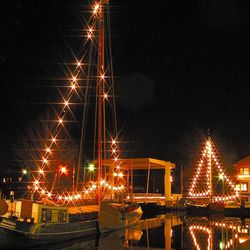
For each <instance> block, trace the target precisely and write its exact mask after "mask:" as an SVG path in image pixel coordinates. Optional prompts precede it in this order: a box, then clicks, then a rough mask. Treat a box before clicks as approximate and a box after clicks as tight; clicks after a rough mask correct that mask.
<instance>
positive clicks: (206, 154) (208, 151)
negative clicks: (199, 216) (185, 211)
mask: <svg viewBox="0 0 250 250" xmlns="http://www.w3.org/2000/svg"><path fill="white" fill-rule="evenodd" d="M205 158H206V159H212V160H213V161H214V162H215V163H216V164H215V165H216V168H217V170H218V171H219V172H220V173H221V175H222V176H223V177H224V179H225V181H226V182H227V183H228V185H229V186H230V188H231V189H232V190H234V192H235V191H236V186H235V184H234V183H233V182H232V181H231V180H230V179H229V177H227V176H226V175H225V173H224V172H223V170H222V167H221V165H220V164H219V162H218V160H217V158H216V154H215V152H214V150H213V144H212V141H211V139H208V140H207V142H206V147H205V150H204V151H203V152H202V159H201V160H200V162H199V163H198V168H197V170H196V174H195V176H194V177H193V181H192V184H191V186H190V188H189V192H188V193H189V196H190V197H191V198H192V197H201V198H202V197H203V198H208V197H210V194H211V190H210V171H211V167H212V166H211V161H210V160H207V164H208V165H207V169H206V175H205V176H206V179H207V181H206V182H205V183H206V185H207V190H206V191H205V192H202V193H197V192H194V187H195V186H196V185H197V181H198V179H199V178H200V175H201V169H202V166H203V163H204V159H205ZM226 197H228V199H234V198H236V197H237V196H236V194H234V195H232V196H226ZM226 197H214V198H213V199H214V200H215V201H225V200H226Z"/></svg>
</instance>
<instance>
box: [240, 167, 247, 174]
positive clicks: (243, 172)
mask: <svg viewBox="0 0 250 250" xmlns="http://www.w3.org/2000/svg"><path fill="white" fill-rule="evenodd" d="M240 174H249V168H240Z"/></svg>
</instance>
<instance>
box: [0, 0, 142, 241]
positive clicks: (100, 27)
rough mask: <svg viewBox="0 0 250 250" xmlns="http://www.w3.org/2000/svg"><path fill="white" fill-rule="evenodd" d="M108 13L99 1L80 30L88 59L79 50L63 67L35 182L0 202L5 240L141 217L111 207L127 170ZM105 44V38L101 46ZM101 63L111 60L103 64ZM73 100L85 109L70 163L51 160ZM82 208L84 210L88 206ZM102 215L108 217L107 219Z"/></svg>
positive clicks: (63, 234) (108, 226)
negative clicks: (64, 81) (18, 196)
mask: <svg viewBox="0 0 250 250" xmlns="http://www.w3.org/2000/svg"><path fill="white" fill-rule="evenodd" d="M109 14H110V13H109V3H108V1H107V0H100V2H99V3H95V4H94V5H93V6H92V11H91V14H90V18H89V23H87V29H86V30H84V31H85V32H86V34H85V38H86V41H85V42H84V46H88V49H86V50H82V51H88V52H89V53H88V54H89V56H88V58H87V59H86V60H85V57H87V56H86V55H85V53H84V55H82V56H81V57H80V59H78V60H76V62H75V63H73V64H71V65H73V66H74V69H72V70H71V69H70V67H69V66H68V65H67V68H68V70H69V74H68V75H69V77H68V85H67V86H65V91H60V96H61V97H62V103H61V108H60V110H58V111H56V119H54V120H53V126H49V127H48V130H49V131H47V133H46V134H47V136H49V137H46V138H44V140H43V143H42V145H43V146H44V149H42V150H41V151H39V153H38V155H39V157H40V159H39V160H37V159H36V160H34V165H33V167H34V166H36V167H37V168H36V169H32V167H30V169H29V171H30V176H31V177H32V178H33V180H32V182H31V183H29V185H28V192H27V193H26V194H27V195H28V197H26V199H23V200H17V201H15V200H10V201H2V202H1V203H0V206H1V209H0V212H1V214H0V216H1V221H0V229H1V230H2V231H3V232H4V233H5V234H9V235H10V239H13V238H12V237H13V234H15V236H16V237H17V238H27V239H29V240H31V243H32V244H34V243H38V242H41V241H42V242H43V243H46V242H48V241H57V240H62V239H64V240H65V239H66V238H75V237H79V236H81V237H82V236H86V235H90V234H96V233H97V232H98V227H97V224H98V219H99V222H101V225H99V228H100V231H101V232H102V231H107V230H114V229H119V228H124V227H127V226H130V225H134V224H135V223H136V222H137V221H138V220H139V219H140V218H141V216H142V210H141V208H140V206H138V205H136V204H121V203H120V201H119V203H117V202H116V205H114V197H118V198H119V197H121V194H123V195H124V193H126V186H127V183H126V181H125V180H126V178H124V176H125V173H123V171H122V170H121V169H120V166H119V158H120V151H119V140H118V131H117V123H116V113H115V101H114V79H113V67H112V60H111V59H110V57H111V51H109V54H108V56H107V57H106V54H105V51H104V49H105V47H106V46H105V41H106V40H108V39H110V29H109V18H110V17H109ZM106 17H107V18H106ZM106 26H107V27H108V28H107V30H106V29H105V27H106ZM105 31H107V32H106V33H105ZM106 34H108V35H106ZM109 44H110V40H109V41H108V42H107V45H109ZM95 49H97V50H96V51H95ZM107 58H109V59H110V61H109V62H108V60H107ZM94 59H97V63H96V62H95V63H94V62H92V61H94ZM107 62H108V63H107ZM106 65H107V66H106ZM78 99H79V100H83V103H84V111H83V119H82V130H81V142H80V149H79V157H78V158H79V160H78V164H77V166H76V165H74V164H73V163H72V162H68V163H67V162H63V163H62V162H61V161H60V159H58V158H57V152H58V151H59V149H60V147H62V146H61V143H62V142H63V141H64V138H66V136H67V135H68V134H69V129H68V128H67V126H68V125H69V123H70V122H69V121H70V120H72V119H73V118H74V114H73V104H74V102H75V101H76V100H78ZM93 100H94V103H96V105H95V106H96V108H95V109H92V110H91V112H89V113H90V114H88V111H87V108H89V106H90V105H89V103H91V102H93ZM108 108H110V110H111V115H109V116H108V117H109V118H110V117H112V119H109V120H108V119H106V118H107V114H106V113H107V111H108ZM90 115H91V116H92V117H93V118H94V119H93V120H94V121H93V122H92V123H91V125H92V126H91V127H92V130H94V131H93V133H92V134H93V145H94V147H93V148H94V149H93V159H97V160H96V162H97V167H96V166H95V165H92V167H93V169H96V168H97V175H96V176H92V178H91V179H90V180H88V181H86V182H83V181H82V177H80V175H81V168H82V166H83V164H84V161H83V155H84V154H85V153H86V152H87V150H86V147H87V145H86V144H87V143H86V139H85V135H86V136H87V134H88V133H89V134H90V132H89V131H90V130H88V129H87V128H86V127H87V126H86V124H87V119H88V117H90ZM111 127H112V129H111ZM93 128H94V129H93ZM84 143H85V146H83V144H84ZM90 144H91V143H90ZM62 156H63V155H62ZM110 158H112V159H113V166H112V167H109V168H107V166H103V159H110ZM58 162H59V163H58ZM103 200H104V203H102V201H103ZM111 201H112V202H111ZM86 204H88V205H89V206H87V207H86V206H85V205H86ZM6 207H7V209H6ZM99 208H100V209H101V211H100V212H99ZM102 209H103V210H102ZM98 213H99V218H98ZM103 216H104V217H103ZM105 217H107V218H109V219H108V220H106V218H105ZM107 221H108V223H107ZM99 224H100V223H99Z"/></svg>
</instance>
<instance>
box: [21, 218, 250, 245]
mask: <svg viewBox="0 0 250 250" xmlns="http://www.w3.org/2000/svg"><path fill="white" fill-rule="evenodd" d="M249 227H250V219H247V218H246V219H241V218H236V217H234V218H232V217H231V218H229V217H224V218H222V217H218V216H214V217H209V218H208V217H190V216H186V215H185V214H166V215H159V216H156V217H154V218H147V219H143V220H141V221H140V223H139V225H138V226H136V227H134V228H130V229H126V230H121V231H115V232H112V233H108V234H104V235H101V236H99V237H88V238H86V239H80V240H75V241H67V242H62V243H60V244H58V243H57V244H52V245H46V246H42V247H39V246H38V247H36V248H34V247H33V248H30V249H36V250H40V249H46V250H52V249H53V250H57V249H58V250H59V249H62V250H75V249H84V250H92V249H96V250H119V249H130V250H143V249H145V250H146V249H152V250H156V249H157V250H160V249H165V250H171V249H176V250H178V249H180V250H182V249H183V250H184V249H187V250H192V249H211V250H212V249H216V250H217V249H250V243H248V242H247V240H249V239H250V232H249ZM244 244H248V247H247V246H246V247H245V248H240V247H243V246H244ZM17 249H18V248H17Z"/></svg>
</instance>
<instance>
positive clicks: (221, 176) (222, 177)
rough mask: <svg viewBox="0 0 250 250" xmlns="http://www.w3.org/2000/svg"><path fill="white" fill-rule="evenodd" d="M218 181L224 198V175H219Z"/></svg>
mask: <svg viewBox="0 0 250 250" xmlns="http://www.w3.org/2000/svg"><path fill="white" fill-rule="evenodd" d="M219 179H220V180H221V181H222V192H223V196H224V175H223V174H221V173H220V175H219Z"/></svg>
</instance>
